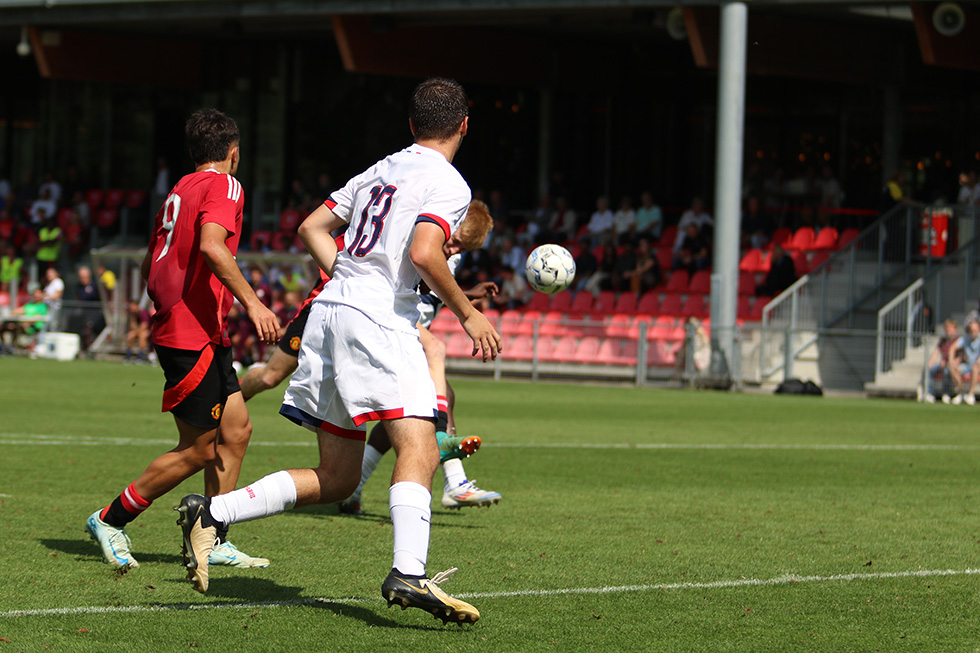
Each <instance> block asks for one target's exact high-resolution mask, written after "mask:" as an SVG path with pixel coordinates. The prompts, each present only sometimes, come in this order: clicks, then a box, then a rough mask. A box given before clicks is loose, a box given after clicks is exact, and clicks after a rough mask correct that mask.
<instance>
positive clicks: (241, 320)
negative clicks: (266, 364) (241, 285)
mask: <svg viewBox="0 0 980 653" xmlns="http://www.w3.org/2000/svg"><path fill="white" fill-rule="evenodd" d="M225 328H227V329H228V338H229V339H230V340H231V347H232V352H233V356H234V359H235V360H236V361H238V362H239V363H241V364H242V366H244V367H248V366H249V365H251V364H252V363H254V362H255V358H254V355H255V352H254V349H255V346H256V344H257V342H258V337H257V336H256V334H255V328H254V327H253V326H252V321H251V320H249V319H248V316H247V315H245V314H244V313H243V312H242V308H241V304H239V303H238V302H237V301H236V302H235V303H233V304H232V305H231V309H229V311H228V318H227V319H226V320H225ZM260 358H261V357H260Z"/></svg>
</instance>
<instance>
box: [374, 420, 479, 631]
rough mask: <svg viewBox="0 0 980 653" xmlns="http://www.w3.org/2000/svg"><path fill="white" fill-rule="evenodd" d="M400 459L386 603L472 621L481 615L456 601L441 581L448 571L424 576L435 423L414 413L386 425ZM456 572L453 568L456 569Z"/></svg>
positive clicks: (383, 589) (393, 498)
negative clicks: (414, 415)
mask: <svg viewBox="0 0 980 653" xmlns="http://www.w3.org/2000/svg"><path fill="white" fill-rule="evenodd" d="M385 426H386V428H387V430H388V437H389V438H390V439H391V443H392V446H393V448H394V449H395V454H396V455H397V457H398V458H397V460H396V462H395V471H394V473H393V474H392V479H391V483H392V484H391V488H390V489H389V490H388V495H389V504H390V508H389V509H390V514H391V523H392V530H393V531H394V554H393V559H392V569H391V573H389V574H388V577H387V578H385V581H384V583H383V584H382V586H381V593H382V595H383V596H384V597H385V599H386V600H387V601H388V605H389V606H390V605H394V604H398V605H401V606H402V608H406V607H415V608H421V609H423V610H426V611H428V612H431V613H432V614H433V615H435V617H436V618H437V619H442V620H443V621H457V622H466V621H469V622H473V621H476V620H477V619H479V618H480V613H479V611H477V609H476V608H474V607H473V606H472V605H470V604H468V603H466V602H465V601H460V600H459V599H455V598H453V597H451V596H449V595H448V594H446V593H445V592H443V591H442V590H441V589H440V588H439V587H438V583H439V582H441V581H442V580H443V579H445V578H446V577H448V575H449V573H452V572H449V573H446V572H444V573H442V574H437V575H436V576H434V577H433V579H431V580H430V579H429V578H427V577H426V573H425V563H426V560H427V558H428V554H429V522H430V519H431V507H430V504H431V502H432V494H431V491H430V488H431V484H432V476H433V474H434V473H435V468H436V465H437V464H438V460H439V456H438V447H437V446H436V442H435V438H434V437H433V436H434V435H435V433H434V431H435V427H434V425H433V424H432V422H430V421H428V420H424V419H420V418H416V417H406V418H402V419H395V420H389V421H387V422H386V423H385ZM452 571H455V569H453V570H452Z"/></svg>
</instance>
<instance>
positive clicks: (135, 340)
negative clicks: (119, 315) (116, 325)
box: [126, 302, 150, 363]
mask: <svg viewBox="0 0 980 653" xmlns="http://www.w3.org/2000/svg"><path fill="white" fill-rule="evenodd" d="M128 320H129V321H128V323H127V324H128V327H127V330H126V361H127V362H129V361H131V360H133V359H134V358H135V359H136V361H137V362H139V363H149V362H150V311H148V310H146V309H145V308H140V305H139V303H138V302H129V317H128Z"/></svg>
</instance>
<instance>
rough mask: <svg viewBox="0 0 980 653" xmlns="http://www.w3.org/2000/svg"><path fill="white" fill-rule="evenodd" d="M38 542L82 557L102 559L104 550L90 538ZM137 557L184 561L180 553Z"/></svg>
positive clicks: (138, 556)
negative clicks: (100, 549)
mask: <svg viewBox="0 0 980 653" xmlns="http://www.w3.org/2000/svg"><path fill="white" fill-rule="evenodd" d="M38 542H40V543H41V545H42V546H44V547H46V548H48V549H50V550H51V551H57V552H59V553H67V554H68V555H71V556H76V557H78V558H80V559H92V560H98V561H99V562H101V561H102V552H101V551H99V545H98V544H96V543H95V542H93V541H92V540H89V539H80V540H53V539H40V540H38ZM136 559H137V560H139V561H140V562H141V563H142V562H160V563H163V564H174V565H179V564H181V563H182V562H183V560H182V558H181V557H180V556H179V555H173V554H169V553H148V552H147V553H144V552H139V553H138V555H136Z"/></svg>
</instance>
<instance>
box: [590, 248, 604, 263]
mask: <svg viewBox="0 0 980 653" xmlns="http://www.w3.org/2000/svg"><path fill="white" fill-rule="evenodd" d="M592 256H594V257H595V262H596V263H602V259H604V258H605V257H606V248H605V247H603V246H602V245H596V246H595V247H593V248H592Z"/></svg>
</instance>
